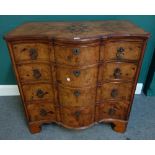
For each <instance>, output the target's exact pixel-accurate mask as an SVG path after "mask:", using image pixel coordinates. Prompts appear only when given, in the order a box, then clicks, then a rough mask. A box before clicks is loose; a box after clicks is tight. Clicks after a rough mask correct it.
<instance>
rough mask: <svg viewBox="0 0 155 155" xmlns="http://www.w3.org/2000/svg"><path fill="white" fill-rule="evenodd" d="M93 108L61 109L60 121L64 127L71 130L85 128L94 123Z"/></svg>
mask: <svg viewBox="0 0 155 155" xmlns="http://www.w3.org/2000/svg"><path fill="white" fill-rule="evenodd" d="M94 111H95V108H94V106H93V107H91V106H90V107H80V108H74V107H70V108H66V107H63V108H61V121H62V123H63V124H64V125H66V126H68V127H71V128H80V127H86V126H88V125H90V124H92V123H93V122H94Z"/></svg>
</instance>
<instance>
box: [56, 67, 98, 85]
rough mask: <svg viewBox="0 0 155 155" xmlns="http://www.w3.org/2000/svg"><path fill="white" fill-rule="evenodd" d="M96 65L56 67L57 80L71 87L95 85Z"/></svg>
mask: <svg viewBox="0 0 155 155" xmlns="http://www.w3.org/2000/svg"><path fill="white" fill-rule="evenodd" d="M97 70H98V69H97V67H96V66H95V67H90V68H86V69H79V68H65V67H60V66H58V67H57V70H56V74H57V81H58V82H59V83H61V84H64V85H66V86H71V87H80V86H82V87H83V86H90V85H96V82H97Z"/></svg>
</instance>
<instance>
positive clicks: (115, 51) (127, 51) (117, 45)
mask: <svg viewBox="0 0 155 155" xmlns="http://www.w3.org/2000/svg"><path fill="white" fill-rule="evenodd" d="M142 47H143V44H142V43H139V42H110V43H107V44H106V45H105V48H104V49H105V50H103V51H102V52H103V53H102V52H101V53H102V59H103V60H109V59H117V60H123V59H127V60H138V59H139V58H140V53H141V51H142Z"/></svg>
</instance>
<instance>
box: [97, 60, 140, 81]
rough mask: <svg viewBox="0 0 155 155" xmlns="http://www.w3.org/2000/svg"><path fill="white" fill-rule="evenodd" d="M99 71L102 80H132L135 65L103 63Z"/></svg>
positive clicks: (134, 73)
mask: <svg viewBox="0 0 155 155" xmlns="http://www.w3.org/2000/svg"><path fill="white" fill-rule="evenodd" d="M100 69H101V76H102V77H101V79H102V80H104V81H105V80H119V79H120V80H134V79H135V75H136V71H137V65H136V64H134V63H120V62H111V63H105V64H104V65H103V66H102V67H100Z"/></svg>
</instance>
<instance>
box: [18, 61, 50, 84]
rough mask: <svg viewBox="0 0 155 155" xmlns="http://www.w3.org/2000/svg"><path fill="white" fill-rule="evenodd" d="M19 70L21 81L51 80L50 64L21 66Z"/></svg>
mask: <svg viewBox="0 0 155 155" xmlns="http://www.w3.org/2000/svg"><path fill="white" fill-rule="evenodd" d="M17 70H18V73H19V77H20V80H21V81H30V82H31V81H40V80H46V81H49V80H51V72H50V66H49V64H20V65H18V66H17Z"/></svg>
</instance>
